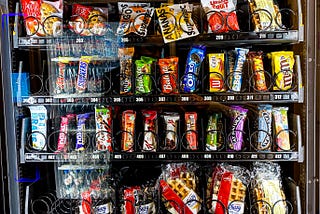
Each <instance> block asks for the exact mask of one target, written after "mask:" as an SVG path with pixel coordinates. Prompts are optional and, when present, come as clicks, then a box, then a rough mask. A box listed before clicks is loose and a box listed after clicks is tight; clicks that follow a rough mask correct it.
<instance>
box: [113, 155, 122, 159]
mask: <svg viewBox="0 0 320 214" xmlns="http://www.w3.org/2000/svg"><path fill="white" fill-rule="evenodd" d="M114 159H122V156H121V155H114Z"/></svg>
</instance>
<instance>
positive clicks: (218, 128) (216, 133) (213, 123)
mask: <svg viewBox="0 0 320 214" xmlns="http://www.w3.org/2000/svg"><path fill="white" fill-rule="evenodd" d="M221 119H222V114H221V113H213V114H212V115H210V116H209V118H208V126H207V132H206V133H207V134H206V151H217V150H218V149H219V148H221V146H222V145H223V139H222V133H221V132H222V122H221Z"/></svg>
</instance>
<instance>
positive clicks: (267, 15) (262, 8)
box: [249, 0, 284, 32]
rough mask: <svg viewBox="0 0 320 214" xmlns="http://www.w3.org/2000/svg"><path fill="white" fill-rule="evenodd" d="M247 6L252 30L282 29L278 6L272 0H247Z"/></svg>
mask: <svg viewBox="0 0 320 214" xmlns="http://www.w3.org/2000/svg"><path fill="white" fill-rule="evenodd" d="M249 8H250V13H251V17H252V18H251V21H252V23H253V25H254V31H256V32H259V31H275V30H281V29H284V26H283V24H282V19H281V13H280V10H279V6H278V5H277V4H275V1H274V0H249Z"/></svg>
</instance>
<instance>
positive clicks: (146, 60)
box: [135, 56, 156, 94]
mask: <svg viewBox="0 0 320 214" xmlns="http://www.w3.org/2000/svg"><path fill="white" fill-rule="evenodd" d="M154 61H156V59H154V58H151V57H144V56H142V57H141V59H140V60H136V61H135V64H136V75H135V77H136V78H135V79H136V85H135V87H136V90H135V93H136V94H149V93H150V92H151V91H152V78H151V74H152V64H153V62H154Z"/></svg>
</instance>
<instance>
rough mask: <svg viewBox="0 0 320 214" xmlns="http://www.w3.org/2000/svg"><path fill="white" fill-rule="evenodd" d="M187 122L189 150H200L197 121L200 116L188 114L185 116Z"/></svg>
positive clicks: (186, 133)
mask: <svg viewBox="0 0 320 214" xmlns="http://www.w3.org/2000/svg"><path fill="white" fill-rule="evenodd" d="M184 117H185V118H184V120H185V126H186V127H185V139H186V143H187V149H189V150H197V149H198V128H197V119H198V114H197V113H196V112H186V113H185V116H184Z"/></svg>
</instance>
